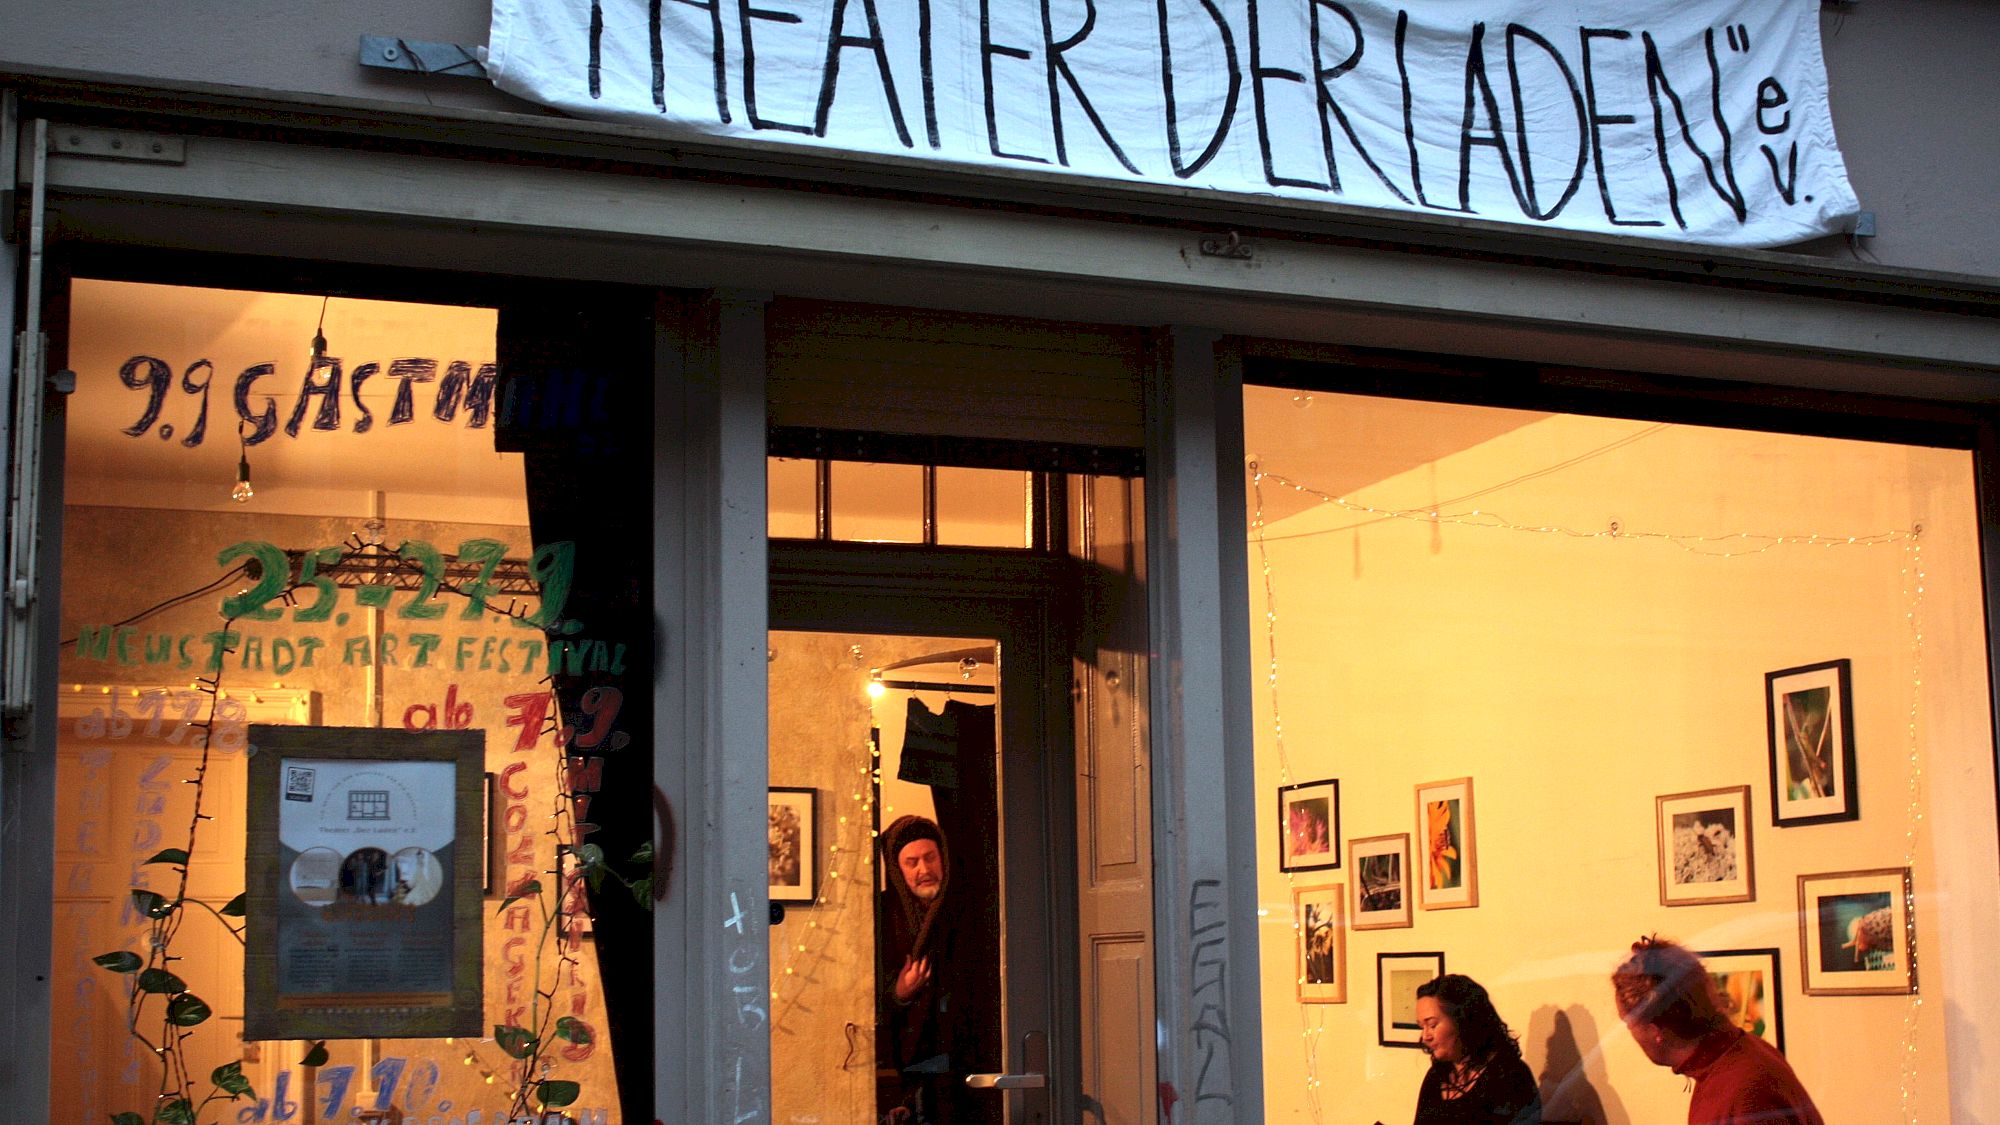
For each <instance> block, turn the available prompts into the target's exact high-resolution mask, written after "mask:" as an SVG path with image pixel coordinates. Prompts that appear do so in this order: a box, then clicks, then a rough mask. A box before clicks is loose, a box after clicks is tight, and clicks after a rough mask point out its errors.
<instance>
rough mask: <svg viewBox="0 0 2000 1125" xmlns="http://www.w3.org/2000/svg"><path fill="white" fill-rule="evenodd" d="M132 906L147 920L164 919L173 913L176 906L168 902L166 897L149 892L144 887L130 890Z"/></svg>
mask: <svg viewBox="0 0 2000 1125" xmlns="http://www.w3.org/2000/svg"><path fill="white" fill-rule="evenodd" d="M132 905H133V906H136V907H138V908H139V913H141V914H144V915H145V916H146V917H148V918H165V917H166V916H167V915H169V914H172V913H173V912H174V907H175V905H176V904H174V903H171V902H168V901H167V899H166V896H164V895H161V894H158V893H157V892H154V891H149V890H147V889H146V888H144V887H133V888H132Z"/></svg>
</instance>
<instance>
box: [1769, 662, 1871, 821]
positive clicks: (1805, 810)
mask: <svg viewBox="0 0 2000 1125" xmlns="http://www.w3.org/2000/svg"><path fill="white" fill-rule="evenodd" d="M1764 721H1765V728H1766V731H1767V734H1768V743H1769V750H1770V759H1771V823H1772V824H1775V825H1777V826H1778V827H1780V828H1794V827H1797V826H1799V825H1802V824H1826V823H1829V822H1832V821H1837V820H1858V819H1859V818H1860V816H1861V803H1860V800H1859V798H1858V796H1857V794H1856V793H1855V792H1854V687H1853V675H1852V670H1851V669H1850V667H1849V664H1848V662H1847V661H1845V660H1829V661H1826V662H1825V663H1823V664H1803V665H1800V666H1799V667H1797V668H1785V669H1782V670H1780V671H1777V672H1766V673H1764Z"/></svg>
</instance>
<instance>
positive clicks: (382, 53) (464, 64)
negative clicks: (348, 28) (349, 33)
mask: <svg viewBox="0 0 2000 1125" xmlns="http://www.w3.org/2000/svg"><path fill="white" fill-rule="evenodd" d="M485 55H486V48H484V47H465V46H460V45H459V44H457V43H433V42H429V41H428V40H423V39H404V38H401V37H400V36H395V35H364V36H362V37H361V65H362V66H372V67H375V68H377V69H380V70H404V71H411V72H414V73H417V74H442V75H447V76H449V77H452V78H480V79H483V78H485V77H486V60H485Z"/></svg>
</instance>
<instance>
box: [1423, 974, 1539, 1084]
mask: <svg viewBox="0 0 2000 1125" xmlns="http://www.w3.org/2000/svg"><path fill="white" fill-rule="evenodd" d="M1417 996H1418V997H1419V998H1422V997H1426V996H1428V997H1429V998H1431V999H1433V1000H1435V1001H1437V1003H1438V1007H1440V1008H1442V1009H1444V1014H1445V1015H1447V1016H1450V1017H1451V1022H1452V1023H1454V1024H1456V1025H1458V1041H1459V1042H1460V1043H1462V1044H1464V1045H1465V1058H1466V1061H1467V1062H1471V1063H1483V1062H1487V1061H1489V1060H1492V1059H1496V1058H1498V1059H1518V1058H1520V1057H1521V1044H1520V1042H1519V1040H1518V1038H1517V1037H1516V1036H1515V1035H1514V1033H1513V1032H1511V1031H1509V1030H1507V1021H1505V1020H1503V1019H1501V1018H1500V1013H1499V1012H1498V1011H1497V1010H1495V1009H1494V1007H1493V998H1492V997H1491V996H1488V995H1487V994H1486V989H1485V988H1484V987H1482V986H1481V985H1480V983H1479V982H1478V981H1476V980H1473V979H1472V978H1471V977H1468V976H1463V975H1460V974H1458V973H1446V974H1445V975H1443V976H1441V977H1438V978H1437V979H1436V980H1432V981H1428V982H1426V983H1424V984H1421V985H1419V986H1417ZM1431 1065H1433V1066H1437V1065H1439V1063H1438V1062H1437V1061H1433V1062H1432V1064H1431Z"/></svg>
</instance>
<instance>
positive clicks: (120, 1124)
mask: <svg viewBox="0 0 2000 1125" xmlns="http://www.w3.org/2000/svg"><path fill="white" fill-rule="evenodd" d="M111 1125H146V1119H145V1118H143V1117H141V1116H139V1115H138V1114H136V1113H114V1114H112V1115H111Z"/></svg>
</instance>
